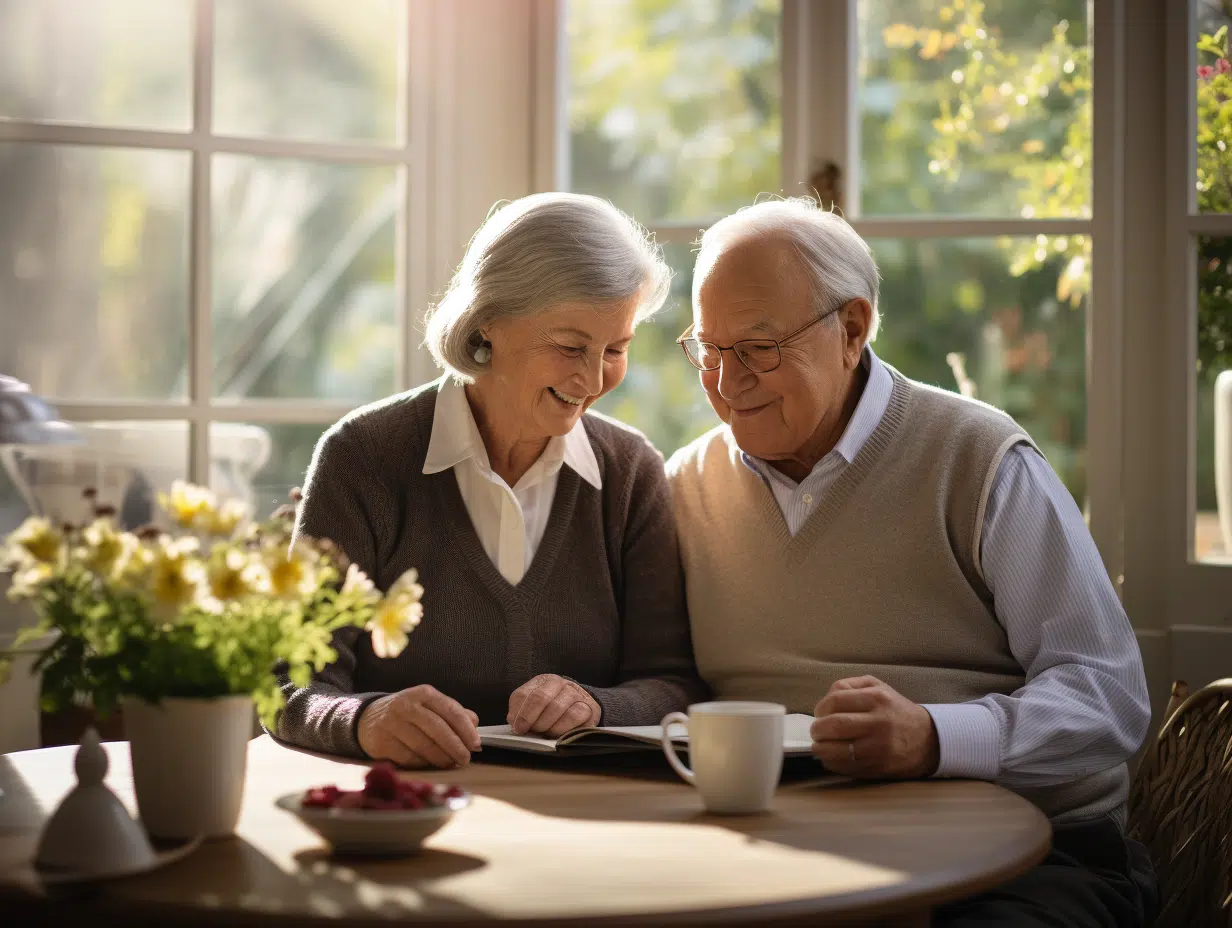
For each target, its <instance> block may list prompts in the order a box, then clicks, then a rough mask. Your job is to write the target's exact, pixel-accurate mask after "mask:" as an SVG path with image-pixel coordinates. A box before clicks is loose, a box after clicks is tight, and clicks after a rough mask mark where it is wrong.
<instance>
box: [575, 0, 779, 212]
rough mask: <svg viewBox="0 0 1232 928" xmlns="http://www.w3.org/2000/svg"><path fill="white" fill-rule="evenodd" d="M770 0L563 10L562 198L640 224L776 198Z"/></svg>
mask: <svg viewBox="0 0 1232 928" xmlns="http://www.w3.org/2000/svg"><path fill="white" fill-rule="evenodd" d="M779 6H780V4H779V3H778V2H777V0H693V2H690V3H681V2H678V0H636V2H634V0H569V2H568V5H567V7H566V23H567V29H568V48H569V52H568V69H569V73H568V86H569V90H568V118H569V170H570V189H572V190H576V191H578V192H581V193H593V194H597V195H598V196H602V197H606V198H608V199H610V200H611V201H612V202H613V203H615V204H616V205H617V206H619V207H621V208H622V209H624V210H625V211H627V212H629V213H631V214H633V215H634V216H636V217H637V218H638V219H640V220H642V221H643V222H653V221H655V220H660V219H696V218H702V217H713V216H718V215H722V214H724V213H728V212H731V211H732V210H735V209H737V208H738V207H741V206H746V205H748V204H749V203H751V202H753V198H754V197H756V196H757V194H759V193H763V192H771V193H776V192H778V191H779V188H780V186H781V185H780V181H779V176H780V170H779V149H780V134H781V129H780V125H781V118H780V96H781V94H780V63H779V38H778V34H779V20H780V9H779Z"/></svg>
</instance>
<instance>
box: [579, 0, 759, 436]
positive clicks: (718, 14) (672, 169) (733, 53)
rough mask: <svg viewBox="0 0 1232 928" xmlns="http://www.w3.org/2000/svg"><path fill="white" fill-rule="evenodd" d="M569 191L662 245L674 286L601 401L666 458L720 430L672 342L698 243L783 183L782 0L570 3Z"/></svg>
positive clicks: (687, 312)
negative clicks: (643, 229) (610, 208)
mask: <svg viewBox="0 0 1232 928" xmlns="http://www.w3.org/2000/svg"><path fill="white" fill-rule="evenodd" d="M562 15H563V17H564V24H563V28H564V36H565V38H564V42H565V48H566V49H567V51H566V55H567V68H566V71H567V79H566V80H567V85H566V88H564V97H565V100H566V103H565V120H566V125H564V126H562V127H561V131H562V132H565V133H567V144H566V146H564V147H565V148H566V150H567V152H568V155H567V159H566V160H565V163H563V164H560V165H558V166H557V170H558V172H559V175H560V178H559V179H560V182H561V186H562V187H563V188H564V189H573V190H577V191H581V192H584V193H593V194H596V195H598V196H603V197H607V198H608V199H610V200H611V201H612V202H613V203H615V204H616V205H617V206H619V207H620V208H622V209H624V210H626V211H627V212H629V213H630V214H631V215H633V216H634V217H635V218H637V219H638V220H640V221H641V222H642V223H643V224H645V225H646V226H647V227H649V228H650V230H651V231H652V232H654V234H655V235H656V237H657V238H658V240H659V241H660V242H663V243H665V245H666V251H667V258H668V261H669V263H670V264H671V266H672V269H673V270H674V271H675V277H674V279H673V284H672V294H671V298H670V299H669V301H668V304H667V306H666V307H664V309H663V310H662V311H661V312H660V313H659V314H658V315H657V316H655V317H654V318H653V320H652V321H650V322H648V323H647V324H646V325H645V326H644V327H643V328H642V330H641V331H640V332H639V333H638V337H637V338H636V339H634V341H633V345H632V347H631V349H630V363H629V373H628V376H627V377H626V378H625V381H624V383H622V384H621V385H620V387H618V388H617V389H616V390H614V391H613V392H612V393H611V394H609V395H608V396H606V397H605V398H604V399H603V400H601V401H600V408H601V409H603V410H604V411H605V412H608V413H611V414H612V415H615V416H617V417H619V418H622V419H624V420H625V421H627V422H629V423H631V424H632V425H635V426H637V427H638V428H640V429H641V430H642V431H644V432H645V433H646V434H647V435H648V436H649V437H650V439H651V440H652V441H653V442H654V443H655V444H656V445H657V446H658V447H659V448H660V449H661V450H662V451H664V452H665V453H670V452H671V450H672V449H674V448H678V447H680V446H681V445H683V444H686V443H687V442H688V441H690V440H691V439H693V438H695V437H697V436H698V435H700V434H701V433H702V432H704V431H705V430H706V429H708V428H710V427H711V425H712V424H713V422H712V417H713V413H711V412H710V409H709V406H708V405H707V403H706V401H705V398H704V397H703V396H702V394H701V391H700V390H699V389H698V386H697V377H696V375H695V372H694V371H693V369H692V368H691V367H689V365H688V362H687V361H686V360H685V358H684V356H683V355H682V354H681V352H680V348H679V347H678V346H677V345H676V343H675V340H676V336H678V335H679V334H680V333H681V332H683V331H684V329H685V328H686V327H687V326H688V325H689V323H690V321H691V319H692V309H691V306H690V292H691V280H692V272H693V254H692V248H691V243H692V242H693V241H694V240H695V239H696V238H697V237H698V235H699V232H700V230H701V229H703V228H705V227H706V226H707V225H709V223H711V222H713V221H714V220H715V219H717V218H719V217H720V216H722V215H724V214H726V213H729V212H732V211H733V210H735V209H738V208H739V207H741V206H744V205H746V204H748V203H750V202H752V201H753V198H754V197H756V196H757V194H758V193H760V192H762V191H765V190H777V189H779V187H780V186H781V181H780V173H781V172H780V166H779V165H780V150H781V138H782V91H781V84H782V80H781V73H782V63H781V61H782V56H781V54H780V48H779V32H780V19H781V9H780V4H779V2H778V0H696V2H689V3H680V2H677V0H653V2H640V0H639V2H633V0H568V2H567V3H565V4H564V6H563V11H562Z"/></svg>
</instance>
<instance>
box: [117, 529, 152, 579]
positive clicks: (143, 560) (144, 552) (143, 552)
mask: <svg viewBox="0 0 1232 928" xmlns="http://www.w3.org/2000/svg"><path fill="white" fill-rule="evenodd" d="M156 557H157V554H156V550H155V547H154V546H152V545H149V544H146V543H144V542H142V541H140V540H137V543H136V545H134V546H133V549H132V551H131V552H129V555H128V557H127V558H126V559H125V560H124V563H123V564H121V565H120V567H119V569H118V570H117V571H116V574H115V581H114V582H115V584H116V586H118V587H119V588H121V589H129V590H133V589H145V587H146V586H147V585H148V581H149V578H150V570H151V569H152V568H153V567H154V561H155V559H156Z"/></svg>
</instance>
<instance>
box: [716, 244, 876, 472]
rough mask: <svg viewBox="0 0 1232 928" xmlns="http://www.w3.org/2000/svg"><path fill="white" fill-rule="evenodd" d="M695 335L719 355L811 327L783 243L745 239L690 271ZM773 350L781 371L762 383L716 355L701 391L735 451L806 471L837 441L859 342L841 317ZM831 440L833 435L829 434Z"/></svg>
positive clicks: (799, 271)
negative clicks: (749, 341)
mask: <svg viewBox="0 0 1232 928" xmlns="http://www.w3.org/2000/svg"><path fill="white" fill-rule="evenodd" d="M698 274H699V282H698V284H697V287H696V290H695V299H694V308H693V334H694V335H695V336H696V337H697V338H698V339H700V340H702V341H707V342H712V343H714V344H715V345H719V346H722V347H727V346H729V345H732V344H734V343H735V342H737V341H740V340H741V339H746V338H773V339H782V338H783V337H784V336H786V335H789V334H790V333H792V332H794V331H796V330H797V329H799V328H800V327H801V326H803V325H805V324H806V323H808V322H809V321H810V320H812V319H814V318H816V310H815V307H814V305H813V302H812V293H811V290H810V287H809V281H808V279H807V275H806V273H805V270H804V267H803V265H802V263H801V261H800V259H799V257H798V256H797V254H796V252H795V251H794V249H793V248H792V247H791V245H790V244H789V243H787V242H785V241H779V240H774V239H767V238H753V239H747V240H744V241H740V242H737V243H735V244H732V245H730V246H725V247H724V248H723V249H722V250H721V251H719V253H718V254H717V256H715V257H714V258H713V260H712V261H711V260H706V261H704V262H703V263H702V264H699V267H698ZM861 302H863V301H856V302H855V303H853V304H848V306H847V307H844V308H843V309H840V310H839V311H838V312H837V313H835V314H834V315H833V316H832V317H831V318H830V319H827V320H825V321H823V322H820V323H818V324H817V325H814V326H811V327H810V328H808V329H805V330H804V331H803V332H801V333H800V334H799V335H798V336H796V337H795V338H793V339H792V340H791V341H789V342H788V343H787V344H785V345H780V347H779V351H780V354H781V357H782V362H781V363H780V364H779V366H778V367H777V368H776V369H775V370H773V371H771V372H769V373H766V374H757V373H754V372H752V371H750V370H749V369H748V368H747V367H745V366H744V365H743V364H742V363H741V362H740V360H739V359H738V358H737V357H736V356H735V354H734V352H731V351H724V352H723V362H722V364H721V365H720V367H719V369H718V370H714V371H702V372H701V382H702V387H703V388H704V389H705V391H706V396H707V397H708V398H709V400H710V405H711V406H713V407H714V411H715V412H716V413H717V414H718V416H719V418H720V419H722V420H723V421H724V422H726V423H727V424H728V425H730V426H731V430H732V434H733V436H734V437H735V439H736V443H737V444H738V445H739V446H740V448H741V449H742V450H744V451H745V452H747V453H748V454H751V455H753V456H754V457H759V458H762V459H764V460H768V461H774V460H792V461H798V462H807V466H810V467H811V466H812V463H815V461H816V460H817V459H819V458H820V457H821V455H822V454H823V453H824V449H826V447H827V444H829V445H831V446H832V444H833V442H834V441H837V439H838V437H839V435H841V423H842V418H843V403H844V400H845V399H846V396H847V387H848V384H849V383H850V375H851V371H852V370H854V368H855V365H856V364H857V363H858V362H859V356H860V350H861V349H862V348H863V338H861V337H859V336H860V334H861V333H860V332H859V329H860V321H859V320H856V321H855V329H856V331H855V333H854V334H855V335H856V336H857V338H856V339H855V341H856V342H858V343H859V344H858V345H857V344H853V339H852V338H851V335H852V334H853V333H851V332H849V331H848V329H849V328H851V326H850V324H849V323H848V320H847V317H848V316H849V315H850V314H849V313H848V309H849V308H851V307H852V306H854V305H857V304H858V303H861ZM836 430H837V431H836Z"/></svg>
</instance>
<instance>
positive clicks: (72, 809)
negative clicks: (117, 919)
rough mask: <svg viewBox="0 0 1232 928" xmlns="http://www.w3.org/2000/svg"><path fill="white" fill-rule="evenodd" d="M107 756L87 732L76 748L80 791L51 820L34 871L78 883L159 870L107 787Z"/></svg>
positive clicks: (142, 834) (150, 850) (94, 736)
mask: <svg viewBox="0 0 1232 928" xmlns="http://www.w3.org/2000/svg"><path fill="white" fill-rule="evenodd" d="M107 765H108V760H107V752H106V751H104V750H103V746H102V745H101V744H99V741H98V732H97V731H95V730H94V729H93V728H90V729H87V730H86V733H85V735H84V736H82V739H81V745H80V746H79V747H78V748H77V759H76V763H75V765H74V766H75V768H76V771H77V785H76V786H75V787H73V790H72V792H70V793H69V794H68V795H67V796H65V797H64V801H63V802H61V803H60V806H59V808H57V809H56V811H55V813H54V814H53V815H52V816H51V818H50V819H49V820H48V822H47V825H46V827H44V829H43V835H42V838H41V839H40V840H39V849H38V856H37V857H36V858H35V861H34V863H35V866H36V867H38V868H39V870H41V871H48V872H51V873H55V872H57V871H59V872H61V873H64V872H68V873H72V874H73V875H75V876H77V877H89V876H92V875H97V876H100V877H101V876H107V875H112V874H118V873H135V872H141V871H143V870H148V869H150V868H151V867H154V866H156V865H157V864H158V862H159V861H158V855H157V854H155V852H154V848H153V847H152V846H151V845H150V839H149V838H147V837H146V834H145V830H144V829H142V827H141V826H140V825H139V824H138V823H137V821H136V820H135V819H134V818H133V817H132V816H131V815H129V814H128V810H127V809H125V808H124V804H123V803H122V802H120V800H119V798H118V797H117V796H116V794H115V793H113V792H112V791H111V790H110V789H109V788H108V787H107V786H106V785H105V784H104V783H103V778H104V777H105V776H106V775H107Z"/></svg>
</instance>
